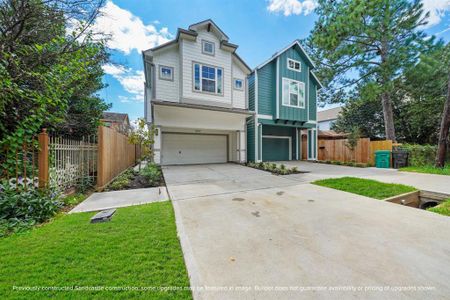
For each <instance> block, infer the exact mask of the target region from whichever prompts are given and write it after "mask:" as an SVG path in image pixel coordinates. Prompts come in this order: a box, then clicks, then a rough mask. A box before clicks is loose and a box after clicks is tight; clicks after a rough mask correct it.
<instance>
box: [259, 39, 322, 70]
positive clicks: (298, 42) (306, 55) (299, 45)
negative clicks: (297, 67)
mask: <svg viewBox="0 0 450 300" xmlns="http://www.w3.org/2000/svg"><path fill="white" fill-rule="evenodd" d="M295 45H297V46H298V47H299V48H300V51H301V52H302V53H303V55H305V57H306V61H307V63H309V64H310V65H311V67H312V68H313V69H314V68H315V67H316V66H315V65H314V62H313V61H312V59H311V58H310V57H309V55H308V53H306V51H305V49H303V47H302V45H301V44H300V41H299V40H295V41H293V42H292V43H290V44H289V45H288V46H287V47H285V48H283V49H281V50H280V51H277V52H275V53H274V54H273V55H272V57H271V58H269V59H268V60H266V61H265V62H263V63H262V64H260V65H259V66H257V67H256V68H255V70H257V69H261V68H262V67H264V66H265V65H267V64H268V63H270V62H271V61H272V60H274V59H275V58H277V57H278V56H280V55H281V54H283V53H284V52H286V51H287V50H289V49H291V48H292V47H293V46H295Z"/></svg>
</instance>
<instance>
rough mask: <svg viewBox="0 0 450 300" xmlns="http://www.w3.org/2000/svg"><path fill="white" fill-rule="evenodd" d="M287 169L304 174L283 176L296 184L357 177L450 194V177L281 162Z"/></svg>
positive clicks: (299, 162)
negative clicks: (294, 169) (295, 169)
mask: <svg viewBox="0 0 450 300" xmlns="http://www.w3.org/2000/svg"><path fill="white" fill-rule="evenodd" d="M277 163H278V164H281V163H283V164H285V165H286V166H288V167H297V168H298V169H299V170H301V171H309V172H310V173H306V174H295V175H288V176H283V177H285V178H288V179H292V180H295V181H297V182H312V181H314V180H319V179H326V178H335V177H344V176H351V177H359V178H367V179H374V180H378V181H381V182H386V183H400V184H406V185H411V186H413V187H415V188H417V189H420V190H426V191H432V192H438V193H443V194H450V176H445V175H435V174H422V173H414V172H401V171H398V170H395V169H377V168H355V167H346V166H337V165H331V164H322V163H312V162H305V161H283V162H277Z"/></svg>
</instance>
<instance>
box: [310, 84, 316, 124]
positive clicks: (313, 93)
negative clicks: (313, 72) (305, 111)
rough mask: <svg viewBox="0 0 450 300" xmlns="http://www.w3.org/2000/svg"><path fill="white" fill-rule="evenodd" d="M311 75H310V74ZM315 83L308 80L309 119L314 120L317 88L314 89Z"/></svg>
mask: <svg viewBox="0 0 450 300" xmlns="http://www.w3.org/2000/svg"><path fill="white" fill-rule="evenodd" d="M311 77H312V76H311ZM316 86H317V85H316V84H315V83H314V82H313V81H312V80H310V81H309V99H310V105H309V119H310V120H312V121H316V119H317V94H316V92H317V90H316Z"/></svg>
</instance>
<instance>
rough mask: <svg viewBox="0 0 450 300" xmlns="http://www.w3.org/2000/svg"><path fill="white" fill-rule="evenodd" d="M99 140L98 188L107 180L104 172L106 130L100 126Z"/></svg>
mask: <svg viewBox="0 0 450 300" xmlns="http://www.w3.org/2000/svg"><path fill="white" fill-rule="evenodd" d="M97 137H98V140H97V143H98V144H97V147H98V148H97V155H98V156H97V189H98V188H102V187H103V185H104V184H105V183H106V182H105V180H106V179H105V177H106V174H105V172H104V166H105V154H104V153H103V152H104V148H105V145H104V144H105V141H104V138H105V137H104V132H103V127H102V126H99V127H98V135H97Z"/></svg>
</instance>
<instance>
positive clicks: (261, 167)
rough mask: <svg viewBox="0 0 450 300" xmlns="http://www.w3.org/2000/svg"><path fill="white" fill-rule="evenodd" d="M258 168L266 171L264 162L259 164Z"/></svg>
mask: <svg viewBox="0 0 450 300" xmlns="http://www.w3.org/2000/svg"><path fill="white" fill-rule="evenodd" d="M258 168H260V169H264V163H263V162H262V161H261V162H259V163H258Z"/></svg>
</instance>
